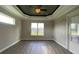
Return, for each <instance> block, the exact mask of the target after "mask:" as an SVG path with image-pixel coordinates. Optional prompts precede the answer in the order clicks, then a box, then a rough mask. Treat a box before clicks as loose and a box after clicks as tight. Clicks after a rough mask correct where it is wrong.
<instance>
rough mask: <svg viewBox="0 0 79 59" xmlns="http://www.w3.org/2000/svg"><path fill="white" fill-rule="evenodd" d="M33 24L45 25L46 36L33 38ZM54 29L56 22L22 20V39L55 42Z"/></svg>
mask: <svg viewBox="0 0 79 59" xmlns="http://www.w3.org/2000/svg"><path fill="white" fill-rule="evenodd" d="M32 22H40V23H44V36H36V37H35V36H31V23H32ZM53 29H54V22H53V21H44V20H43V21H39V20H38V21H36V20H33V21H32V20H31V21H30V20H28V19H27V20H26V21H25V20H22V31H21V39H22V40H53V39H54V38H53Z"/></svg>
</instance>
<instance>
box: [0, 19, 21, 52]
mask: <svg viewBox="0 0 79 59" xmlns="http://www.w3.org/2000/svg"><path fill="white" fill-rule="evenodd" d="M20 25H21V23H20V20H16V25H8V24H4V23H0V52H2V51H4V50H5V49H7V48H8V47H10V46H12V45H13V44H15V43H17V42H18V41H19V40H20V27H21V26H20Z"/></svg>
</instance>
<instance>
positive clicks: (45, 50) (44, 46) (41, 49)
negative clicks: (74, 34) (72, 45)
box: [1, 40, 72, 54]
mask: <svg viewBox="0 0 79 59" xmlns="http://www.w3.org/2000/svg"><path fill="white" fill-rule="evenodd" d="M1 54H72V53H71V52H69V51H68V50H66V49H65V48H63V47H62V46H60V45H58V44H57V43H56V42H54V41H40V40H37V41H35V40H34V41H20V42H19V43H17V44H15V45H14V46H12V47H10V48H9V49H7V50H5V51H4V52H2V53H1Z"/></svg>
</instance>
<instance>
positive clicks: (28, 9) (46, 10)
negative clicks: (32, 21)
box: [17, 5, 59, 16]
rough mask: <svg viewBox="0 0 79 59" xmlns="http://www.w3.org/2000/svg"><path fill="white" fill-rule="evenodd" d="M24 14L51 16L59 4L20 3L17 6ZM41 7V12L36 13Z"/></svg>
mask: <svg viewBox="0 0 79 59" xmlns="http://www.w3.org/2000/svg"><path fill="white" fill-rule="evenodd" d="M17 7H18V8H19V9H20V10H21V11H22V12H23V13H24V14H26V15H29V16H49V15H52V14H53V13H54V12H55V11H56V10H57V8H58V7H59V5H18V6H17ZM36 9H39V10H40V11H38V10H37V11H38V12H39V13H36V11H35V10H36Z"/></svg>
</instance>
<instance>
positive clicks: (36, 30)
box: [31, 23, 44, 36]
mask: <svg viewBox="0 0 79 59" xmlns="http://www.w3.org/2000/svg"><path fill="white" fill-rule="evenodd" d="M31 35H32V36H44V23H31Z"/></svg>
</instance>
